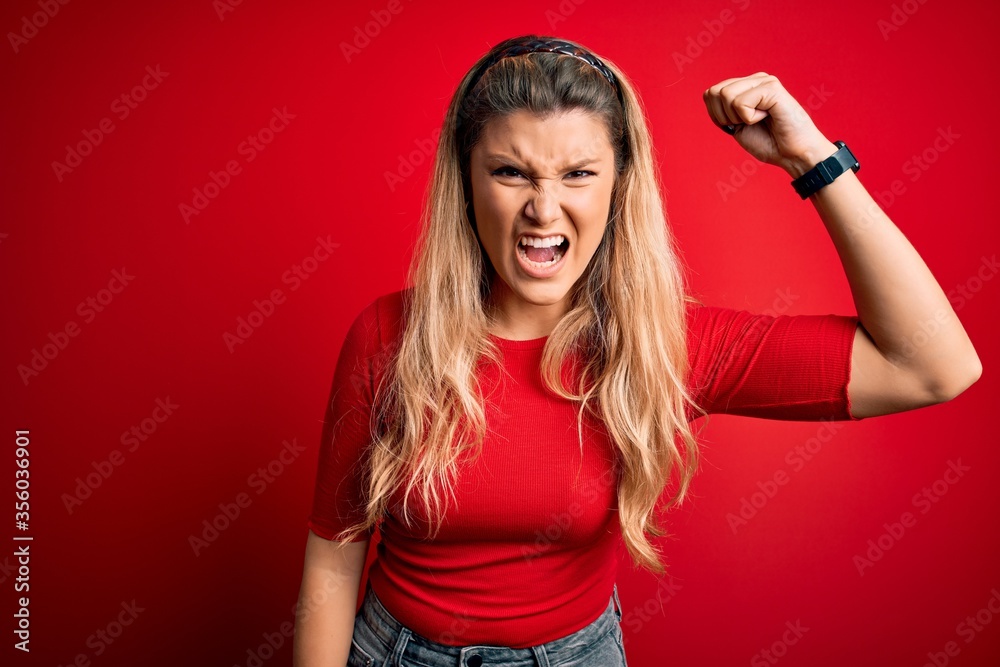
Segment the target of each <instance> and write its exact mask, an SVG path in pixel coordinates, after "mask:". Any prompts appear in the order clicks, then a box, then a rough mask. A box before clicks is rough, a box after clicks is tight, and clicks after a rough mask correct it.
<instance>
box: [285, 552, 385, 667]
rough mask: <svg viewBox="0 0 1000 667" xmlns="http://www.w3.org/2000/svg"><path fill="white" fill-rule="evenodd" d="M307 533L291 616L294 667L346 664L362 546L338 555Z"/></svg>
mask: <svg viewBox="0 0 1000 667" xmlns="http://www.w3.org/2000/svg"><path fill="white" fill-rule="evenodd" d="M336 544H337V543H335V542H328V541H327V540H324V539H323V538H320V537H318V536H317V535H315V534H313V533H312V532H310V534H309V539H308V542H307V546H306V556H305V564H304V567H303V571H302V586H301V589H300V590H299V602H298V605H297V607H296V612H295V639H294V642H293V651H292V652H293V664H294V665H295V667H320V666H322V667H336V666H338V665H346V664H347V657H348V654H349V653H350V650H351V638H352V637H353V636H354V616H355V609H356V608H357V600H358V590H359V586H360V583H361V576H362V573H363V570H364V564H365V557H366V555H367V553H368V542H367V541H364V542H355V543H351V544H347V545H345V547H344V549H343V550H342V551H338V550H337V549H336Z"/></svg>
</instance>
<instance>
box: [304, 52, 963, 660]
mask: <svg viewBox="0 0 1000 667" xmlns="http://www.w3.org/2000/svg"><path fill="white" fill-rule="evenodd" d="M704 100H705V103H706V106H707V109H708V113H709V116H710V117H711V119H712V121H713V122H714V123H716V125H718V126H719V127H720V128H722V129H724V130H725V131H726V132H727V133H729V134H732V135H733V136H734V138H735V139H736V141H737V142H738V143H739V144H740V145H741V146H742V147H743V148H744V149H746V150H747V151H748V152H749V153H750V154H751V155H753V156H754V157H756V158H757V159H758V160H760V161H762V162H766V163H769V164H774V165H777V166H779V167H781V168H782V169H784V170H785V171H786V172H788V173H789V174H790V175H791V176H792V178H793V179H799V178H800V177H802V176H803V175H807V180H808V179H809V178H813V182H812V183H811V185H810V183H806V184H805V185H804V186H802V188H801V194H802V196H803V197H806V196H808V198H809V199H810V200H811V202H812V203H813V205H814V206H815V208H816V210H817V211H818V212H819V215H820V218H821V219H822V221H823V223H824V224H825V225H826V227H827V229H828V231H829V232H830V235H831V238H832V239H833V242H834V245H835V246H836V248H837V251H838V252H839V254H840V257H841V260H842V262H843V264H844V269H845V272H846V273H847V277H848V280H849V282H850V286H851V290H852V293H853V295H854V300H855V305H856V307H857V311H858V316H857V317H848V316H839V315H825V316H794V317H789V316H780V317H769V316H766V315H754V314H751V313H748V312H745V311H736V310H731V309H725V308H716V307H708V306H703V305H701V304H700V303H698V302H697V301H696V300H695V299H693V298H692V297H690V296H688V294H687V292H686V290H685V286H684V281H683V276H682V273H681V268H680V265H679V262H678V259H677V256H676V255H675V252H674V249H673V241H672V239H671V237H670V236H669V231H668V228H667V226H666V220H665V217H664V212H663V207H662V202H661V197H660V194H659V191H658V189H657V183H658V174H657V170H656V164H655V162H654V161H653V157H652V149H651V143H650V137H649V132H648V130H647V127H646V122H645V118H644V115H643V112H642V109H641V106H640V100H639V98H638V96H637V94H636V92H635V90H634V89H633V87H632V85H631V84H630V82H629V81H628V79H627V78H626V77H625V75H624V74H623V73H622V72H621V71H620V70H619V69H618V68H617V67H616V66H615V65H614V64H613V63H611V62H610V61H607V60H604V59H598V58H597V57H596V56H594V55H593V54H592V53H591V52H589V51H587V50H586V49H584V48H583V47H581V46H580V45H578V44H575V43H570V42H566V41H564V40H557V39H554V38H550V37H538V36H535V35H527V36H524V37H518V38H514V39H510V40H506V41H504V42H502V43H500V44H498V45H497V46H496V47H494V48H493V49H492V50H491V51H490V52H489V53H487V54H486V55H484V56H483V57H482V58H481V59H480V60H479V61H478V62H477V63H476V65H475V66H474V67H473V68H472V69H471V70H470V71H469V72H468V73H467V74H466V75H465V77H464V78H463V80H462V82H461V84H460V85H459V87H458V90H457V91H456V93H455V96H454V97H453V99H452V101H451V104H450V106H449V108H448V112H447V116H446V119H445V122H444V127H443V128H442V133H441V139H440V143H439V146H438V151H437V156H436V162H435V167H434V171H433V177H432V182H431V189H430V196H429V199H428V201H427V204H426V207H425V210H424V216H423V218H424V219H423V223H424V224H423V231H422V235H421V239H420V243H419V246H418V249H417V252H416V253H415V257H414V263H413V266H412V269H411V281H412V284H413V287H412V288H409V289H407V290H404V291H402V292H397V293H394V294H390V295H386V296H383V297H381V298H379V299H377V300H376V301H375V302H373V303H372V304H371V305H370V306H368V307H367V308H366V309H365V310H364V311H363V312H362V313H361V314H360V315H359V316H358V317H357V319H356V320H355V322H354V324H353V326H352V327H351V329H350V331H349V333H348V336H347V340H346V341H345V344H344V347H343V349H342V351H341V355H340V359H339V361H338V366H337V371H336V374H335V378H334V386H333V392H332V395H331V403H330V407H329V413H328V415H327V420H326V429H325V433H324V440H323V448H322V449H321V454H320V468H319V471H318V476H317V484H316V494H315V499H314V505H313V511H312V514H311V515H310V518H309V527H310V529H311V532H310V534H309V537H308V542H307V546H306V556H305V566H304V572H303V580H302V589H301V593H300V608H299V612H298V617H297V624H296V633H295V659H296V664H297V665H299V666H305V665H335V664H336V665H343V664H345V662H346V664H348V665H389V664H393V665H396V664H398V665H410V664H420V665H431V666H437V665H441V666H444V665H462V666H465V665H470V666H471V667H476V666H477V665H488V664H497V663H498V662H500V661H503V663H504V664H505V665H525V666H527V665H536V664H537V665H552V666H555V665H624V664H626V661H625V654H624V648H623V646H622V634H621V628H620V625H619V621H620V620H621V607H620V605H619V604H617V603H618V597H617V587H616V585H615V583H614V578H615V573H616V571H617V565H618V562H619V559H620V557H621V556H623V555H624V554H622V553H621V551H620V546H622V545H624V546H625V547H626V549H627V551H628V555H629V556H630V557H631V559H632V560H633V561H634V562H636V563H638V564H639V565H641V566H643V567H646V568H647V569H649V570H651V571H653V572H655V573H657V574H662V573H663V571H664V569H663V566H662V564H661V562H660V558H659V554H658V552H657V551H656V550H655V549H654V547H653V545H652V543H651V542H650V540H649V536H661V535H664V531H663V529H662V528H661V527H660V526H659V525H658V523H657V522H656V513H657V510H658V509H660V508H661V507H663V508H665V507H670V506H672V505H674V504H677V503H680V502H681V501H682V500H683V499H684V496H685V492H686V490H687V488H688V483H689V481H690V479H691V477H692V475H693V474H694V471H695V469H696V467H697V459H698V450H697V443H696V440H695V436H694V434H693V433H692V431H691V428H690V425H689V423H690V422H691V421H693V420H694V419H696V418H697V417H699V416H702V415H705V414H708V413H712V412H720V413H730V414H743V415H751V416H757V417H767V418H772V419H795V420H818V419H842V420H859V419H863V418H865V417H871V416H875V415H883V414H889V413H893V412H899V411H903V410H910V409H914V408H918V407H921V406H926V405H931V404H934V403H940V402H942V401H946V400H949V399H951V398H953V397H955V396H956V395H958V394H959V393H961V392H962V391H964V390H965V389H966V388H967V387H968V386H969V385H971V384H972V383H973V382H975V381H976V379H977V378H978V377H979V374H980V363H979V359H978V357H977V355H976V352H975V350H974V349H973V346H972V344H971V342H970V341H969V338H968V336H967V335H966V333H965V331H964V329H963V328H962V326H961V324H960V323H959V321H958V319H957V317H956V316H955V313H954V312H953V311H952V309H951V307H950V305H949V302H948V300H947V298H946V297H945V295H944V293H943V291H942V290H941V288H940V287H939V286H938V285H937V283H936V282H935V280H934V278H933V276H932V275H931V273H930V271H929V270H928V269H927V267H926V266H925V265H924V263H923V261H922V260H921V259H920V257H919V256H918V255H917V253H916V252H915V251H914V249H913V248H912V247H911V245H910V244H909V243H908V242H907V240H906V239H905V238H904V236H903V235H902V233H900V231H899V230H898V229H897V228H896V227H895V226H894V225H893V224H892V222H891V221H890V220H889V219H888V217H886V216H885V214H884V213H883V212H882V211H881V210H880V209H879V208H878V206H877V205H875V203H874V201H873V200H872V198H871V197H870V196H869V195H868V193H867V192H866V191H865V189H864V187H863V186H862V185H861V183H860V182H859V181H858V180H857V178H856V177H855V175H854V170H852V169H851V168H847V169H846V171H845V172H844V173H843V174H842V175H839V176H837V177H836V178H834V179H833V180H832V182H830V183H825V182H824V179H822V178H819V179H816V178H814V176H815V172H812V173H811V174H810V172H811V170H812V169H813V167H814V166H816V165H817V164H818V163H820V162H822V161H824V160H826V159H827V158H829V157H831V156H832V155H834V154H835V153H838V152H839V148H840V147H839V146H837V145H834V144H833V143H831V142H830V141H829V140H828V139H827V138H826V137H825V136H824V135H823V134H822V133H821V132H820V131H819V130H818V129H817V128H816V127H815V125H814V124H813V123H812V121H811V119H810V118H809V117H808V115H807V114H806V113H805V111H804V110H803V109H802V107H801V106H800V105H799V104H798V103H797V102H796V101H795V100H794V99H793V98H792V97H791V96H790V95H789V94H788V92H787V91H785V90H784V88H783V87H782V85H781V83H780V82H779V81H778V80H777V79H776V78H775V77H773V76H770V75H767V74H765V73H763V72H758V73H756V74H753V75H751V76H747V77H739V78H733V79H726V80H725V81H721V82H719V83H718V84H716V85H714V86H712V87H711V88H709V89H708V90H706V91H705V95H704ZM841 154H844V153H841ZM827 180H829V179H827ZM796 183H797V185H800V186H801V185H802V182H801V181H796ZM810 188H811V189H812V190H813V191H812V192H811V193H810ZM790 194H791V193H790ZM928 322H934V323H935V324H936V332H935V333H934V334H933V335H930V336H928V335H926V330H927V329H926V326H924V325H926V323H928ZM920 332H924V333H923V334H921V335H918V334H919V333H920ZM668 488H670V489H671V493H669V494H668V493H665V491H666V490H667V489H668ZM661 500H664V501H665V502H663V503H660V502H658V501H661ZM376 525H379V526H380V529H381V535H382V539H381V542H380V544H379V546H378V554H377V555H378V558H377V559H376V561H375V563H374V564H373V566H372V568H371V571H370V573H369V584H368V586H367V587H366V590H365V595H364V603H363V605H362V608H361V610H360V612H359V613H358V614H357V616H355V603H356V600H357V595H358V592H359V591H358V589H359V585H360V578H361V574H362V570H363V566H364V563H365V556H366V553H367V547H368V540H369V538H370V537H371V535H372V534H373V532H374V528H375V526H376Z"/></svg>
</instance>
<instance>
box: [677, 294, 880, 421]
mask: <svg viewBox="0 0 1000 667" xmlns="http://www.w3.org/2000/svg"><path fill="white" fill-rule="evenodd" d="M687 312H688V327H689V328H688V348H689V354H690V360H691V366H690V369H691V370H690V381H689V389H690V390H691V392H692V397H693V399H694V400H695V402H696V403H698V404H699V405H700V406H701V407H702V408H704V409H705V411H706V412H708V413H713V412H714V413H726V414H734V415H744V416H749V417H760V418H764V419H783V420H792V421H819V420H821V419H825V420H843V421H859V420H860V419H861V418H860V417H855V416H853V415H852V414H851V411H850V408H851V403H850V396H849V395H848V392H847V385H848V382H849V381H850V377H851V355H852V352H853V347H854V335H855V330H856V329H857V325H858V322H859V320H858V318H857V317H856V316H847V315H777V316H771V315H765V314H755V313H751V312H747V311H745V310H734V309H731V308H721V307H716V306H700V305H696V304H688V305H687Z"/></svg>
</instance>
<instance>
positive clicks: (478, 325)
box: [339, 40, 705, 574]
mask: <svg viewBox="0 0 1000 667" xmlns="http://www.w3.org/2000/svg"><path fill="white" fill-rule="evenodd" d="M509 41H510V40H507V41H504V42H501V43H500V44H498V45H496V46H495V47H494V48H493V49H492V50H491V51H490V52H488V53H486V54H484V55H483V56H482V58H480V59H479V60H478V61H477V62H476V64H475V65H474V66H473V67H472V68H471V69H470V70H469V72H468V73H466V75H465V77H464V78H463V80H462V82H461V83H460V85H459V86H458V89H457V90H456V91H455V94H454V96H453V97H452V99H451V103H450V105H449V107H448V111H447V114H446V116H445V120H444V125H443V127H442V131H441V137H440V140H439V143H438V147H437V153H436V156H435V161H434V166H433V174H432V177H431V181H430V183H429V189H428V196H426V197H425V202H424V208H423V211H422V214H421V233H420V237H419V239H418V242H417V248H416V251H415V253H414V257H413V262H412V264H411V266H410V273H409V281H410V283H411V285H412V287H411V288H409V289H407V290H406V291H405V295H406V298H405V309H406V318H405V326H404V330H403V332H402V337H401V339H400V342H399V346H398V348H397V349H395V350H394V351H393V353H392V355H391V361H389V363H388V364H387V369H386V371H387V372H386V373H385V374H384V376H383V382H382V383H381V384H380V386H379V387H378V388H377V390H376V396H377V398H376V406H375V409H374V410H373V423H372V429H373V438H374V444H373V446H372V448H371V457H370V465H369V467H368V468H367V469H366V470H365V471H364V475H365V484H364V485H363V486H365V487H366V488H367V499H366V500H367V507H366V510H365V511H366V518H365V520H363V521H362V522H361V523H359V524H356V525H354V526H351V527H350V528H348V529H346V530H345V531H343V532H342V533H341V535H340V536H339V537H341V539H343V540H345V541H346V540H349V539H351V538H352V537H354V536H356V535H358V534H359V533H361V532H362V531H365V530H367V529H369V528H370V527H372V526H373V525H374V524H375V523H377V522H378V521H379V520H380V519H381V518H382V517H383V516H384V515H385V514H386V513H387V511H388V510H389V508H390V505H391V501H390V498H391V497H392V496H393V494H394V493H395V492H396V491H397V490H401V491H402V492H403V498H404V500H403V504H402V515H403V517H402V518H403V519H404V520H405V521H406V522H407V523H409V522H410V519H411V517H410V508H409V501H410V494H411V493H414V494H415V496H416V497H419V498H420V499H422V501H423V508H424V514H425V516H426V517H440V516H441V515H442V512H443V511H444V509H446V508H447V497H448V496H451V497H454V489H453V482H454V476H455V474H456V472H457V463H458V461H459V460H460V458H461V456H462V454H463V452H464V451H465V450H467V449H470V448H472V449H475V450H476V451H477V452H478V451H479V448H481V446H482V441H483V437H484V435H485V432H486V422H485V412H484V409H483V404H482V395H481V392H480V388H479V386H478V384H477V379H476V370H477V365H478V364H479V363H482V362H483V361H484V360H488V361H490V362H494V363H500V360H501V353H500V352H499V350H498V348H497V347H496V345H495V344H494V343H493V342H492V341H491V340H490V338H489V336H488V330H489V327H490V325H491V323H492V322H493V319H492V318H493V316H492V314H491V311H490V306H489V303H490V302H489V297H490V289H491V284H492V280H493V278H494V275H495V270H494V269H493V267H492V264H491V262H490V260H489V258H488V256H487V255H486V253H485V251H484V250H483V249H482V247H481V245H480V243H479V240H478V236H477V234H476V231H475V218H474V211H473V210H472V206H471V200H472V197H471V194H472V192H471V186H470V177H469V171H470V169H469V166H470V155H471V152H472V148H473V146H475V145H476V143H477V141H479V139H480V137H481V135H482V133H483V129H484V128H485V127H486V125H487V124H488V123H489V122H490V121H492V120H493V119H495V118H499V117H503V116H505V115H506V114H510V113H511V112H514V111H517V110H521V109H525V110H529V111H531V112H533V113H535V114H538V115H540V116H545V115H547V114H552V113H559V112H562V111H568V110H574V109H580V110H583V111H585V112H589V113H591V114H593V115H594V116H595V117H597V118H600V119H602V120H603V122H604V125H605V127H606V128H607V132H608V139H609V141H610V143H611V145H612V146H613V147H614V152H615V170H616V174H615V184H614V188H613V192H612V202H611V208H610V212H609V220H608V225H607V227H606V229H605V233H604V237H603V239H602V241H601V243H600V246H599V247H598V249H597V251H596V253H595V254H594V256H593V258H592V259H591V262H590V264H589V265H588V267H587V269H586V270H585V272H584V273H583V275H582V276H581V277H580V279H579V280H578V281H577V283H576V284H575V285H574V286H573V288H572V289H571V293H570V296H571V299H570V310H569V312H568V313H567V314H566V315H565V316H564V317H563V318H562V319H561V320H560V321H559V323H558V325H557V326H556V327H555V329H554V330H553V331H552V332H551V334H550V335H549V336H548V339H547V340H546V343H545V348H544V351H543V354H542V362H541V369H540V370H541V374H542V378H543V381H544V382H545V385H546V386H547V387H548V388H549V389H550V390H551V391H552V392H554V393H555V394H557V395H558V396H560V397H562V398H564V399H568V400H572V401H575V402H576V403H578V404H579V411H578V420H577V427H578V434H579V437H580V445H581V448H582V446H583V431H582V422H583V419H584V416H585V414H587V415H590V416H593V417H596V418H597V419H599V420H600V421H601V422H602V423H603V425H604V427H605V428H606V430H607V433H608V434H609V436H610V437H611V439H612V440H613V442H614V444H615V447H616V449H617V452H618V464H619V465H618V466H617V471H616V472H617V473H618V476H617V497H618V518H619V521H620V525H621V530H622V536H623V539H624V541H625V544H626V547H627V549H628V551H629V553H630V554H631V556H632V559H633V561H634V562H635V563H637V564H639V565H640V566H642V567H645V568H647V569H649V570H651V571H653V572H655V573H657V574H663V573H664V572H665V567H664V566H663V564H662V563H661V561H660V555H659V553H658V551H657V550H656V549H655V548H654V547H653V545H652V543H651V542H650V540H649V539H648V537H647V534H648V535H651V536H655V537H659V536H662V535H666V534H667V533H666V532H665V530H664V529H663V528H662V527H661V526H660V525H659V523H658V522H657V518H658V517H657V513H656V509H657V506H658V504H659V502H658V501H660V500H661V499H666V501H667V502H666V503H665V505H664V506H663V509H668V508H670V507H671V506H673V505H679V504H680V503H681V502H682V501H683V499H684V497H685V495H686V493H687V491H688V486H689V483H690V481H691V478H692V477H693V476H694V474H695V471H696V469H697V466H698V446H697V443H696V440H695V436H694V434H693V433H692V432H691V428H690V426H689V424H688V419H687V414H686V410H687V408H688V407H691V408H693V409H694V411H695V412H698V413H701V414H705V413H704V410H702V409H701V408H700V407H699V406H697V405H695V404H694V403H693V401H692V399H691V396H690V395H689V394H688V392H687V390H686V387H685V380H686V378H687V374H688V371H689V369H688V357H687V346H686V336H687V331H686V326H685V325H686V320H685V307H686V302H687V301H696V300H695V299H693V298H692V297H689V296H687V295H686V290H685V286H684V282H683V273H682V271H681V265H680V260H679V258H678V255H677V253H676V252H675V250H674V247H673V246H674V242H673V238H672V236H671V234H670V232H669V229H668V227H667V220H666V214H665V211H664V208H663V203H662V199H661V196H660V191H659V182H660V180H659V178H660V177H659V172H658V169H657V164H656V161H655V160H654V159H653V146H652V142H651V139H650V135H649V131H648V129H647V126H646V120H645V115H644V110H643V108H642V104H641V101H640V99H639V96H638V94H637V93H636V91H635V89H634V88H633V86H632V84H631V82H630V81H629V79H628V78H627V77H626V76H625V75H624V74H623V73H622V71H621V70H620V69H619V68H618V67H617V66H616V65H615V64H614V63H613V62H611V61H609V60H607V59H604V58H601V60H603V62H604V64H605V65H606V66H607V67H608V68H609V69H610V70H611V71H612V72H613V73H614V75H615V76H616V77H617V79H618V85H619V86H620V89H621V94H622V99H623V102H619V100H618V97H617V96H616V93H615V91H614V89H613V88H612V86H610V85H609V83H608V81H607V80H606V79H604V78H603V77H602V75H601V74H600V72H599V71H597V70H596V69H594V68H593V67H591V66H590V65H587V64H586V63H583V62H581V61H580V60H579V59H577V58H574V57H572V56H568V55H564V54H555V53H545V52H541V53H539V52H533V53H527V54H522V55H519V56H514V57H507V58H503V59H501V60H499V61H498V62H497V63H495V64H494V65H492V66H491V67H489V69H487V70H486V71H485V73H484V74H483V75H482V77H481V78H480V79H479V80H478V82H476V83H475V87H474V89H473V90H471V91H470V90H469V89H468V88H469V85H470V83H471V79H472V78H473V73H474V72H475V70H476V69H477V68H478V67H479V65H480V64H481V63H483V62H484V61H485V60H486V59H487V58H489V57H490V56H491V54H493V53H494V52H496V51H498V50H500V49H502V48H504V47H505V46H506V45H507V44H508V43H509ZM564 41H568V40H564ZM571 43H572V42H571ZM573 359H581V360H582V362H580V363H577V364H575V366H574V367H575V368H576V369H577V372H576V373H574V374H573V376H574V379H573V381H572V384H573V385H574V386H567V384H566V383H565V382H564V378H563V376H562V372H561V371H562V369H563V368H564V365H565V364H566V363H570V362H572V360H573ZM673 482H676V486H675V488H674V490H673V492H672V493H671V494H669V495H664V490H665V489H667V488H668V487H669V486H670V485H671V483H673ZM404 485H405V489H403V486H404ZM443 496H444V497H443ZM428 525H430V524H428ZM439 528H440V524H439V525H438V529H439ZM428 534H429V536H430V533H428ZM435 534H436V531H435Z"/></svg>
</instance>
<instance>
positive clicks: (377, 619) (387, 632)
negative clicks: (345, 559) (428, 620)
mask: <svg viewBox="0 0 1000 667" xmlns="http://www.w3.org/2000/svg"><path fill="white" fill-rule="evenodd" d="M621 607H622V606H621V602H620V601H619V600H618V585H617V584H615V588H614V594H613V595H612V596H611V599H610V600H609V601H608V606H607V608H606V609H605V610H604V613H602V614H601V615H600V616H598V617H597V620H595V621H594V622H593V623H591V624H590V625H588V626H586V627H585V628H582V629H580V630H577V631H576V632H574V633H573V634H570V635H567V636H565V637H563V638H562V639H555V640H553V641H550V642H547V643H545V644H539V645H538V646H532V647H531V648H508V647H506V646H484V645H481V644H480V645H472V646H448V645H446V644H438V643H437V642H433V641H431V640H430V639H427V638H426V637H424V636H422V635H418V634H417V633H415V632H413V631H412V630H410V629H409V628H407V627H405V626H403V625H402V624H401V623H400V622H399V621H397V620H396V619H395V618H393V616H392V614H390V613H389V612H388V611H387V610H386V608H385V607H383V606H382V603H381V602H380V601H379V599H378V597H377V596H376V595H375V591H374V590H372V587H371V583H368V584H367V585H366V586H365V596H364V601H363V602H362V604H361V609H360V610H358V614H357V616H356V617H355V619H354V638H353V639H352V640H351V652H350V655H349V656H348V658H347V667H480V666H482V667H486V666H490V667H536V666H537V667H583V666H588V667H628V663H627V662H626V661H625V646H624V644H623V640H622V629H621V626H620V625H619V623H620V622H621V619H622V612H621Z"/></svg>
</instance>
